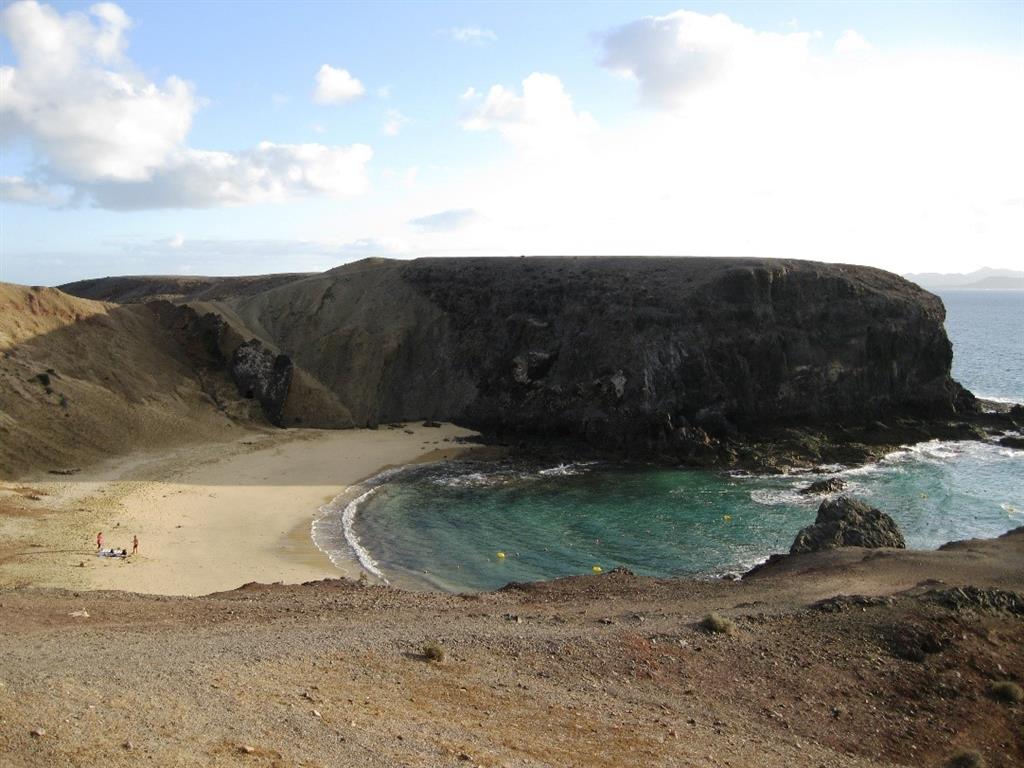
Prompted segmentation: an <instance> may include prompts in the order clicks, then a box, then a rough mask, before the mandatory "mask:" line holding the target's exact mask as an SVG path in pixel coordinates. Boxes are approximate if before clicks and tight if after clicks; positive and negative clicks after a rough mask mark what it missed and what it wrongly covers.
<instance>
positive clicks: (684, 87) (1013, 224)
mask: <svg viewBox="0 0 1024 768" xmlns="http://www.w3.org/2000/svg"><path fill="white" fill-rule="evenodd" d="M708 18H712V17H708ZM669 21H670V22H671V24H670V27H671V28H672V29H673V30H675V26H674V25H676V24H678V20H677V19H670V20H669ZM637 25H639V26H638V27H633V25H628V26H630V27H633V29H634V32H635V31H636V29H640V30H642V31H644V33H645V34H646V33H647V32H649V31H650V29H651V28H652V24H651V21H650V20H640V21H639V22H637ZM657 26H658V25H656V24H655V25H653V27H657ZM693 29H701V30H706V29H711V30H717V31H718V32H721V35H720V36H718V37H715V38H714V39H713V40H712V39H711V38H708V39H707V40H706V43H707V44H702V45H697V44H696V42H697V41H696V39H695V38H694V36H693V34H691V33H692V30H693ZM687 34H688V35H689V37H684V43H685V42H686V41H687V40H689V41H690V42H691V43H693V44H692V45H690V48H691V49H692V52H693V53H694V55H695V56H696V61H697V62H698V63H699V64H700V66H697V67H696V69H693V68H690V69H687V68H686V67H683V68H682V69H680V66H681V62H690V60H689V59H687V58H686V56H685V55H683V54H682V53H681V50H680V49H681V48H685V47H686V45H685V44H684V43H680V42H679V37H678V36H677V35H676V34H675V31H673V34H671V35H667V36H664V37H663V38H658V39H653V40H652V39H650V38H647V37H644V38H643V39H644V40H646V42H647V43H648V44H649V45H647V46H646V47H644V46H639V48H637V47H628V46H627V47H622V46H619V47H618V48H616V51H617V54H622V53H623V52H624V51H630V52H631V54H638V51H639V52H640V53H642V54H643V57H645V58H643V59H642V63H643V66H641V62H639V61H633V60H630V61H631V63H632V64H633V65H634V66H633V68H632V69H631V70H630V72H631V74H630V76H631V77H635V78H636V81H637V85H638V89H639V91H640V93H641V95H643V96H644V101H645V102H647V103H649V104H651V105H652V106H655V107H657V108H656V109H650V110H645V111H641V112H636V113H633V114H632V115H625V116H621V117H620V119H619V120H618V121H617V122H615V123H614V124H609V125H606V126H602V127H601V129H600V130H595V131H591V132H589V133H585V134H584V136H583V138H582V139H576V140H575V141H570V142H564V144H563V145H562V146H563V147H568V148H569V149H561V148H560V149H559V151H557V152H550V153H547V154H545V155H543V156H541V155H537V154H535V153H534V152H533V151H532V147H533V143H532V142H530V141H525V140H524V134H523V131H524V130H525V129H524V126H530V129H531V133H533V134H538V135H543V134H544V131H542V130H540V129H539V126H542V125H548V124H550V123H552V122H553V123H554V124H555V125H558V124H559V122H560V121H558V120H554V121H552V120H549V119H536V115H538V114H546V115H550V114H551V113H552V112H554V113H555V114H562V115H568V116H569V118H568V119H567V122H568V123H569V124H570V125H572V124H573V122H574V121H573V120H572V116H574V115H577V114H578V112H577V109H576V107H575V106H571V105H572V100H571V99H570V96H569V94H568V93H566V92H565V89H564V88H563V87H562V86H561V83H559V82H558V81H557V78H552V81H553V82H554V83H557V86H556V87H554V88H552V89H551V92H552V93H555V94H557V95H558V97H557V98H556V99H553V100H551V101H554V102H555V103H557V104H560V105H562V107H561V108H560V109H556V110H543V109H538V108H537V107H536V104H538V103H541V102H542V101H543V100H541V101H535V100H533V99H532V98H531V92H530V89H528V88H525V87H524V89H523V92H522V93H513V92H510V90H508V89H505V88H501V87H500V86H499V87H497V88H495V89H492V90H491V92H490V93H488V94H487V95H486V98H484V99H482V100H480V101H477V102H472V107H471V109H473V110H474V111H473V113H472V114H471V115H470V116H469V117H468V118H467V120H466V122H465V123H464V127H466V128H468V129H477V130H495V131H499V132H501V133H502V135H504V136H505V137H506V138H507V139H508V140H509V141H510V142H512V143H513V144H514V145H515V146H517V147H518V148H519V149H520V150H521V151H519V152H517V153H516V154H515V155H513V156H512V157H509V158H507V159H506V160H505V161H503V162H500V163H490V164H488V165H487V166H486V167H481V168H479V169H477V170H475V171H472V172H470V173H467V174H465V175H464V176H462V177H461V179H457V180H452V179H446V180H445V183H444V185H443V186H441V187H439V186H438V185H437V177H436V176H433V175H432V176H431V179H432V181H433V184H432V185H431V186H430V187H429V188H426V187H423V188H422V191H420V190H416V191H417V192H419V194H418V200H416V201H415V202H417V203H418V210H443V209H445V208H449V209H458V208H459V207H460V206H464V205H465V204H466V201H472V204H473V206H474V208H475V209H477V210H483V211H487V218H486V219H482V220H479V221H477V222H476V223H475V224H474V226H473V227H469V228H466V229H463V230H454V231H425V232H423V233H422V234H421V235H420V236H419V239H418V240H417V239H413V241H412V245H413V249H414V251H415V252H417V253H423V254H430V255H456V254H467V253H469V254H472V253H478V254H479V253H492V254H518V253H566V254H586V253H594V254H630V253H633V254H635V253H651V254H698V255H712V256H715V255H720V256H725V255H751V256H777V257H791V258H807V259H816V260H823V261H844V262H852V263H862V264H865V263H866V264H873V265H875V266H881V267H884V268H889V269H894V270H898V271H915V270H916V271H928V270H930V271H935V270H939V271H956V270H959V271H963V270H964V269H969V268H970V264H971V261H970V260H974V262H973V263H974V266H982V265H984V264H1003V265H1007V266H1010V265H1013V264H1015V263H1019V262H1020V254H1021V253H1024V216H1022V215H1021V205H1020V200H1021V198H1022V196H1024V195H1022V187H1021V179H1022V178H1024V144H1022V143H1021V142H1020V141H1019V136H1021V135H1024V102H1022V100H1021V99H1019V98H1017V94H1019V93H1021V92H1022V91H1024V59H1022V57H1021V56H1020V55H996V54H990V53H985V52H975V53H971V52H968V51H963V50H961V51H956V52H949V51H942V50H932V51H928V52H925V51H920V50H917V51H909V52H904V53H893V52H883V51H879V50H877V49H876V50H871V51H865V52H863V53H862V54H861V55H857V56H845V55H838V54H836V53H835V52H834V51H832V50H831V48H829V47H825V48H824V49H823V50H821V51H820V52H817V51H814V50H811V48H810V46H809V45H807V44H805V43H804V42H803V41H801V40H799V39H796V40H793V39H788V40H779V39H778V37H782V36H775V37H771V38H769V39H767V40H766V39H765V38H764V37H763V36H762V33H760V32H758V31H756V30H745V31H744V29H743V28H741V27H740V25H735V24H734V23H733V22H731V21H730V20H728V19H725V18H724V17H723V18H720V19H718V20H717V21H716V22H715V23H714V24H707V25H705V24H703V23H702V24H698V25H691V26H690V32H687ZM612 37H614V35H613V36H612ZM634 42H636V40H635V39H634ZM712 42H713V43H714V44H712ZM659 46H661V47H659ZM638 55H639V54H638ZM624 62H625V59H621V58H620V59H619V63H620V64H623V63H624ZM709 62H710V63H709ZM659 63H660V64H659ZM690 63H692V62H690ZM656 65H658V66H656ZM659 67H660V69H659ZM547 77H551V76H547ZM552 81H548V83H549V85H551V84H553V83H552ZM566 104H568V105H570V106H569V107H568V108H565V105H566ZM527 114H530V115H533V116H534V119H527V117H526V115H527ZM553 133H554V134H555V135H557V134H559V133H560V131H557V130H555V131H553ZM568 133H569V135H573V133H572V132H571V131H569V132H568ZM527 135H529V134H527ZM1014 201H1016V202H1014ZM416 210H417V208H416V206H414V205H412V203H410V205H409V206H408V207H407V208H406V209H405V211H406V216H405V217H404V219H403V221H408V220H409V219H410V218H411V217H412V216H415V215H417V214H416V212H415V211H416ZM396 218H397V217H396ZM403 221H396V222H394V223H393V224H392V225H391V226H393V227H395V230H393V231H401V230H400V227H401V224H402V223H403Z"/></svg>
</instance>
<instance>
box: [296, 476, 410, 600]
mask: <svg viewBox="0 0 1024 768" xmlns="http://www.w3.org/2000/svg"><path fill="white" fill-rule="evenodd" d="M405 469H406V467H393V468H391V469H386V470H384V471H383V472H378V473H377V474H376V475H374V476H372V477H370V478H367V479H366V480H363V481H361V482H359V483H356V484H355V485H351V486H349V487H348V488H346V489H345V490H344V491H342V492H341V493H339V494H338V495H337V496H335V497H334V498H333V499H332V500H331V501H329V502H328V503H327V504H324V505H323V506H321V507H320V508H319V512H320V514H319V516H317V517H316V518H314V519H313V523H312V526H311V531H310V535H311V537H312V539H313V544H314V545H316V547H317V549H319V550H320V551H321V552H323V553H324V554H325V555H327V557H328V558H330V560H331V562H332V563H333V564H334V565H335V566H336V567H337V568H339V569H340V570H342V571H345V570H348V569H347V568H346V567H345V566H347V565H352V564H353V561H354V563H355V564H358V565H359V567H360V568H362V569H363V570H364V571H365V572H367V573H369V574H370V575H372V576H373V577H374V578H376V579H378V580H379V581H380V582H381V583H383V584H388V583H390V582H389V581H388V579H387V577H386V576H385V575H384V573H383V571H381V569H380V564H379V563H378V562H377V561H376V560H375V559H374V558H373V555H371V554H370V552H369V550H367V549H366V547H365V546H363V543H362V542H361V541H360V539H359V534H357V533H356V530H355V521H356V516H357V515H358V514H359V509H360V507H361V506H362V505H363V503H364V502H365V501H366V500H367V499H369V498H370V497H371V496H373V495H374V494H375V493H376V492H377V491H378V490H379V489H380V487H381V486H383V485H384V484H385V483H387V482H388V480H390V479H391V478H393V477H394V476H395V475H396V474H398V473H399V472H402V471H403V470H405ZM342 542H343V543H344V546H340V547H339V546H338V544H339V543H342Z"/></svg>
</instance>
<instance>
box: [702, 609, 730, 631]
mask: <svg viewBox="0 0 1024 768" xmlns="http://www.w3.org/2000/svg"><path fill="white" fill-rule="evenodd" d="M700 628H701V629H703V630H704V631H705V632H713V633H715V634H716V635H733V634H735V633H736V622H734V621H733V620H732V619H727V618H725V617H724V616H719V615H718V614H717V613H709V614H708V615H707V616H705V617H704V620H703V621H701V623H700Z"/></svg>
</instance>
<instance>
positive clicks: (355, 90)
mask: <svg viewBox="0 0 1024 768" xmlns="http://www.w3.org/2000/svg"><path fill="white" fill-rule="evenodd" d="M365 93H366V89H365V88H364V87H363V84H362V83H361V82H359V81H358V80H357V79H356V78H354V77H352V75H351V74H349V71H348V70H347V69H336V68H335V67H332V66H331V65H330V64H324V65H323V66H322V67H320V69H319V70H318V71H317V73H316V90H315V91H314V92H313V100H314V101H315V102H316V103H317V104H344V103H345V102H348V101H353V100H355V99H358V98H359V97H360V96H362V95H363V94H365Z"/></svg>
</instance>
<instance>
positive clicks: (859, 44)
mask: <svg viewBox="0 0 1024 768" xmlns="http://www.w3.org/2000/svg"><path fill="white" fill-rule="evenodd" d="M834 48H835V52H836V53H838V54H842V55H849V54H858V53H869V52H870V51H871V50H872V48H873V46H872V45H871V43H869V42H868V41H867V40H865V39H864V38H863V37H862V36H861V35H860V34H859V33H858V32H856V31H855V30H852V29H848V30H846V31H845V32H843V34H841V35H840V36H839V39H838V40H836V44H835V46H834Z"/></svg>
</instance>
